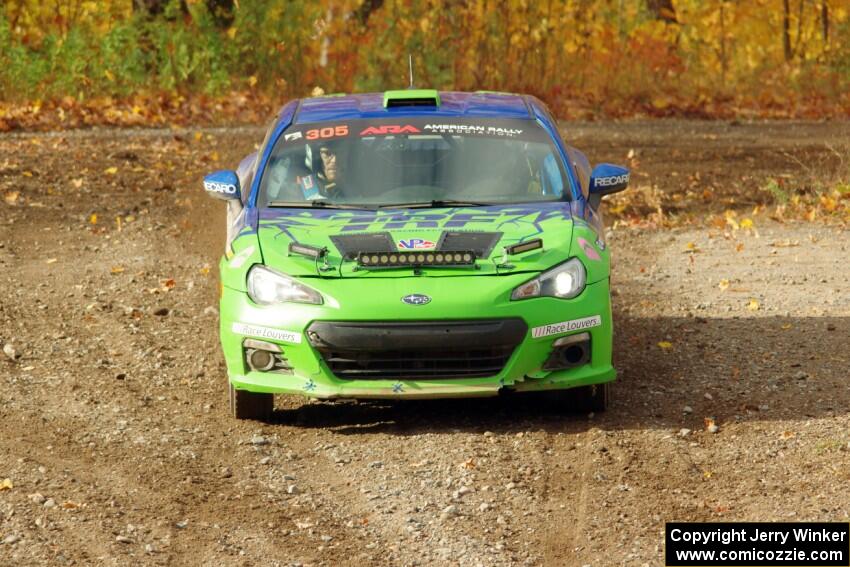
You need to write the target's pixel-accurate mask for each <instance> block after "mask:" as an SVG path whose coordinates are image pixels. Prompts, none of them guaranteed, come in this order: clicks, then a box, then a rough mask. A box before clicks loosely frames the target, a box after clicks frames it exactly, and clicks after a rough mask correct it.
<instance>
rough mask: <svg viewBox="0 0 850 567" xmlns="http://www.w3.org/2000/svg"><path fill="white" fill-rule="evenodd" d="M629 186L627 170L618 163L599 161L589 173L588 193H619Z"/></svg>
mask: <svg viewBox="0 0 850 567" xmlns="http://www.w3.org/2000/svg"><path fill="white" fill-rule="evenodd" d="M628 186H629V170H628V169H626V168H625V167H620V166H619V165H613V164H610V163H600V164H599V165H597V166H596V167H594V168H593V172H592V173H591V174H590V194H591V195H598V196H599V197H603V196H605V195H610V194H612V193H619V192H620V191H623V190H624V189H625V188H626V187H628Z"/></svg>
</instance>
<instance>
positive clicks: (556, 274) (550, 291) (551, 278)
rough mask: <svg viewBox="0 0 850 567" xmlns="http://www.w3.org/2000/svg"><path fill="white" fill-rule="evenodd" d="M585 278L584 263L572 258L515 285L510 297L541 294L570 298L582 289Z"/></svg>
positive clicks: (524, 297)
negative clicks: (519, 284)
mask: <svg viewBox="0 0 850 567" xmlns="http://www.w3.org/2000/svg"><path fill="white" fill-rule="evenodd" d="M586 280H587V272H586V271H585V269H584V264H582V263H581V261H580V260H579V259H578V258H573V259H571V260H567V261H566V262H564V263H563V264H561V265H559V266H555V267H554V268H552V269H551V270H549V271H547V272H543V273H542V274H540V275H539V276H537V277H536V278H534V279H533V280H529V281H527V282H525V283H524V284H522V285H521V286H519V287H517V288H516V289H514V291H513V293H511V299H512V300H516V299H527V298H529V297H542V296H549V297H560V298H561V299H570V298H573V297H575V296H577V295H578V294H580V293H581V292H582V291H584V285H585V282H586Z"/></svg>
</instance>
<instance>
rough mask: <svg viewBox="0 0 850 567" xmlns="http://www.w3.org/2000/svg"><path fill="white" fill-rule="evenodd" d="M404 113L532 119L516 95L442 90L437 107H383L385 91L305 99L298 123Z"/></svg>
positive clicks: (296, 121) (520, 97)
mask: <svg viewBox="0 0 850 567" xmlns="http://www.w3.org/2000/svg"><path fill="white" fill-rule="evenodd" d="M393 115H398V116H399V117H402V116H435V117H436V116H440V117H446V116H470V117H471V116H480V117H493V118H533V115H532V112H531V110H530V109H529V107H528V104H527V103H526V101H525V99H524V98H523V97H522V96H520V95H514V94H492V93H460V92H440V106H438V107H410V106H405V107H396V108H384V94H383V93H368V94H352V95H345V96H329V97H319V98H305V99H303V100H302V101H301V107H300V108H299V110H298V115H297V117H296V119H295V123H296V124H304V123H309V122H322V121H326V120H342V119H351V118H387V117H391V116H393Z"/></svg>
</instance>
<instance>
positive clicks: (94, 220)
mask: <svg viewBox="0 0 850 567" xmlns="http://www.w3.org/2000/svg"><path fill="white" fill-rule="evenodd" d="M89 222H90V223H91V224H97V214H96V213H92V215H91V216H90V217H89Z"/></svg>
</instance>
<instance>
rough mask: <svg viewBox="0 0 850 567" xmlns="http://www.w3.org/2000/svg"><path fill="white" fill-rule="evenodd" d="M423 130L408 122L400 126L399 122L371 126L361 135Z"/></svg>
mask: <svg viewBox="0 0 850 567" xmlns="http://www.w3.org/2000/svg"><path fill="white" fill-rule="evenodd" d="M420 132H421V131H420V130H419V128H417V127H416V126H411V125H410V124H407V125H405V126H399V125H397V124H387V125H384V126H369V127H368V128H365V129H364V130H363V131H362V132H360V135H361V136H386V135H387V134H419V133H420Z"/></svg>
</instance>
